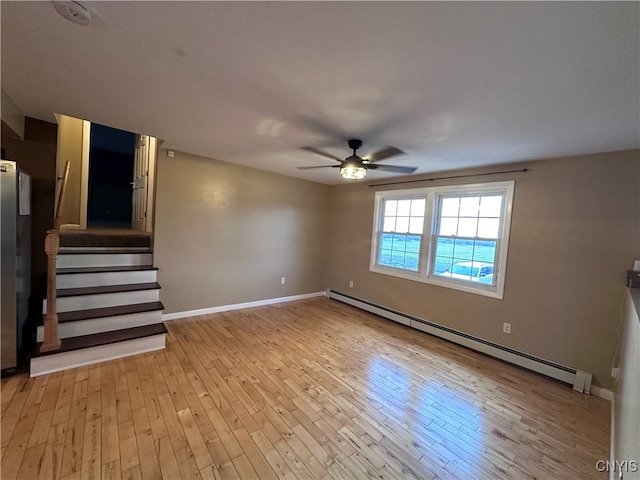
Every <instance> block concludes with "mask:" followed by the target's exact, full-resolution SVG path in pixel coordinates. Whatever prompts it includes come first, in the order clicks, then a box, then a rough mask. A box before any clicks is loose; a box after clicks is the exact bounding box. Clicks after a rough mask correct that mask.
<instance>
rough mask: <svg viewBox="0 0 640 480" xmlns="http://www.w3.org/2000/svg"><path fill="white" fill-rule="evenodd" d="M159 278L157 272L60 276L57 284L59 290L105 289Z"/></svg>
mask: <svg viewBox="0 0 640 480" xmlns="http://www.w3.org/2000/svg"><path fill="white" fill-rule="evenodd" d="M157 276H158V272H157V270H144V271H140V272H101V273H73V274H58V275H57V276H56V283H57V287H58V288H59V289H62V288H80V287H104V286H107V285H128V284H131V283H153V282H155V281H157Z"/></svg>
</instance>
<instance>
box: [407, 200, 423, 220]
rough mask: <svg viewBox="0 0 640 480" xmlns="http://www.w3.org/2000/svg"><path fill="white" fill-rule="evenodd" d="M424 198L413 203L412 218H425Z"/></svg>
mask: <svg viewBox="0 0 640 480" xmlns="http://www.w3.org/2000/svg"><path fill="white" fill-rule="evenodd" d="M425 203H426V202H425V200H424V198H419V199H417V200H412V201H411V216H412V217H424V206H425Z"/></svg>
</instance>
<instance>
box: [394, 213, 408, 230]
mask: <svg viewBox="0 0 640 480" xmlns="http://www.w3.org/2000/svg"><path fill="white" fill-rule="evenodd" d="M408 231H409V217H398V218H397V220H396V232H402V233H406V232H408Z"/></svg>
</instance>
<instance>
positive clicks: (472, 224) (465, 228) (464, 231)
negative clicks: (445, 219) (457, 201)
mask: <svg viewBox="0 0 640 480" xmlns="http://www.w3.org/2000/svg"><path fill="white" fill-rule="evenodd" d="M477 231H478V219H477V218H460V220H459V221H458V236H460V237H475V236H476V233H477Z"/></svg>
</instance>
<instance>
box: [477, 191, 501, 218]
mask: <svg viewBox="0 0 640 480" xmlns="http://www.w3.org/2000/svg"><path fill="white" fill-rule="evenodd" d="M501 214H502V195H495V196H494V195H492V196H487V197H482V199H481V200H480V216H481V217H500V215H501Z"/></svg>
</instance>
